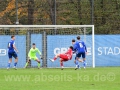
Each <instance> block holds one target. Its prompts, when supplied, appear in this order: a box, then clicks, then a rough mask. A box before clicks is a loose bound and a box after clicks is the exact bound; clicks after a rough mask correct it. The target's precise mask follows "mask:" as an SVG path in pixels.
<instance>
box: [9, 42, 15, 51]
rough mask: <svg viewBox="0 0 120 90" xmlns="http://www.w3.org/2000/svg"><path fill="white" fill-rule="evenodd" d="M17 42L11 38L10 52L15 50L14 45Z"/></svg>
mask: <svg viewBox="0 0 120 90" xmlns="http://www.w3.org/2000/svg"><path fill="white" fill-rule="evenodd" d="M14 44H15V41H14V40H11V41H10V42H8V52H14V51H15V50H14V48H13V45H14Z"/></svg>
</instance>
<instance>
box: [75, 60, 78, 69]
mask: <svg viewBox="0 0 120 90" xmlns="http://www.w3.org/2000/svg"><path fill="white" fill-rule="evenodd" d="M75 64H76V68H77V67H78V66H79V63H78V60H76V62H75Z"/></svg>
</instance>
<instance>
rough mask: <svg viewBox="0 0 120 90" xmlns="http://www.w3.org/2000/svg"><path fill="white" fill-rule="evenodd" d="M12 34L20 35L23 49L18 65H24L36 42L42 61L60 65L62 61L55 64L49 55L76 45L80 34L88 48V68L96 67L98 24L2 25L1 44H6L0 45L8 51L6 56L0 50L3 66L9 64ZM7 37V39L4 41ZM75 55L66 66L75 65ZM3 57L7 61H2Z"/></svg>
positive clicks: (50, 64) (53, 65)
mask: <svg viewBox="0 0 120 90" xmlns="http://www.w3.org/2000/svg"><path fill="white" fill-rule="evenodd" d="M10 35H16V41H15V42H16V47H17V48H18V50H20V51H19V53H18V58H19V62H18V67H23V66H24V64H25V62H26V60H27V53H28V51H29V49H30V47H31V44H32V43H33V42H34V43H36V46H37V47H38V48H39V49H40V51H41V52H42V54H43V60H42V61H41V62H42V66H43V67H53V68H54V67H60V65H59V60H57V61H56V62H55V63H52V62H50V61H49V60H48V58H53V56H54V55H56V54H58V53H64V52H65V51H66V50H67V49H68V47H69V46H71V45H72V44H71V40H72V39H76V37H77V36H78V35H80V36H81V39H82V40H83V41H84V42H85V43H86V46H87V49H88V55H87V56H86V61H87V63H88V67H93V68H94V67H95V40H94V25H0V38H1V41H0V43H2V44H3V45H2V44H1V45H0V50H3V49H5V50H6V51H4V52H6V53H5V54H4V55H3V53H0V62H1V63H3V64H2V67H5V65H6V62H7V61H8V57H7V48H6V47H4V46H5V45H7V42H8V41H9V40H10ZM5 38H6V40H4V39H5ZM21 45H22V46H21ZM2 55H3V56H2ZM38 57H39V56H38ZM74 57H75V55H73V59H72V60H70V61H68V62H66V63H65V67H75V65H74V62H73V61H74ZM3 59H6V61H5V62H4V61H2V60H3ZM4 63H5V64H4ZM30 66H32V67H36V66H37V64H36V63H35V62H31V64H30Z"/></svg>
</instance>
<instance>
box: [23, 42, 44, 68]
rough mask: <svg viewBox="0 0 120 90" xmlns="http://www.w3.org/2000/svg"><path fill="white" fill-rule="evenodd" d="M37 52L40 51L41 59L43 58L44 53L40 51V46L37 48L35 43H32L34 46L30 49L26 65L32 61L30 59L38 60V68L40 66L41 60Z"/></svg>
mask: <svg viewBox="0 0 120 90" xmlns="http://www.w3.org/2000/svg"><path fill="white" fill-rule="evenodd" d="M36 53H39V55H40V57H41V59H42V55H41V52H40V51H39V49H38V48H36V45H35V43H33V44H32V48H31V49H30V51H29V53H28V61H27V62H26V64H25V67H24V68H26V67H27V65H28V63H29V62H30V60H34V61H37V62H38V69H39V68H40V60H39V59H38V58H37V56H36Z"/></svg>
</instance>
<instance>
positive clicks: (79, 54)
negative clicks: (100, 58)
mask: <svg viewBox="0 0 120 90" xmlns="http://www.w3.org/2000/svg"><path fill="white" fill-rule="evenodd" d="M81 56H82V58H85V52H80V53H78V54H76V57H78V58H80V57H81Z"/></svg>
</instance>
